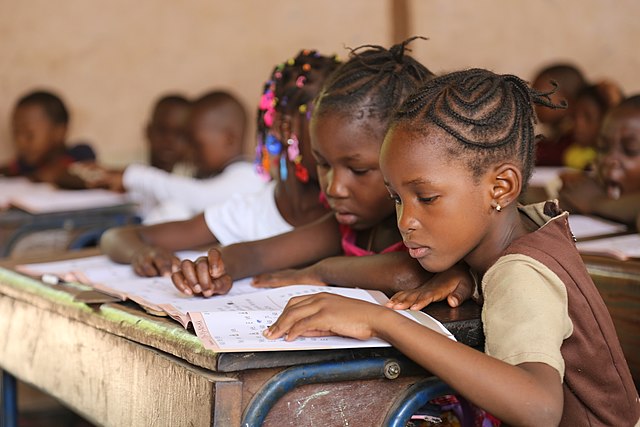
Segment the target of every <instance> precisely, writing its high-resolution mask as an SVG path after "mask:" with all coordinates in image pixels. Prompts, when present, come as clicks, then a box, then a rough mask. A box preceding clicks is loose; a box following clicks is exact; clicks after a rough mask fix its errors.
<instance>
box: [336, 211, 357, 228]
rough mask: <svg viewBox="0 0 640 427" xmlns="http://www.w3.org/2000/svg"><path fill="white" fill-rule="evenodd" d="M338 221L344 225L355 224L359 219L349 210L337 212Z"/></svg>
mask: <svg viewBox="0 0 640 427" xmlns="http://www.w3.org/2000/svg"><path fill="white" fill-rule="evenodd" d="M335 216H336V221H338V222H339V223H340V224H343V225H353V224H355V223H356V221H357V220H358V217H357V216H356V215H354V214H352V213H349V212H336V213H335Z"/></svg>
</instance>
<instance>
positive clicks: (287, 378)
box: [241, 358, 401, 427]
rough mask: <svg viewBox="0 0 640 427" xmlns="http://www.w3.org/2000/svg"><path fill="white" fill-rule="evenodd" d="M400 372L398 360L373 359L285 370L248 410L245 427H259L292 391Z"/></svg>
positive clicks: (254, 398) (258, 394)
mask: <svg viewBox="0 0 640 427" xmlns="http://www.w3.org/2000/svg"><path fill="white" fill-rule="evenodd" d="M400 371H401V366H400V364H399V362H398V361H397V360H395V359H386V358H372V359H362V360H352V361H342V362H324V363H316V364H309V365H302V366H296V367H293V368H289V369H286V370H284V371H282V372H280V373H279V374H277V375H276V376H274V377H273V378H272V379H271V380H269V381H267V382H266V383H265V384H264V385H263V386H262V388H261V390H260V391H259V392H258V393H256V394H255V395H254V397H253V399H252V400H251V402H249V405H248V406H247V407H246V408H245V411H244V415H243V419H242V424H241V425H242V426H243V427H259V426H261V425H262V424H263V422H264V420H265V418H266V417H267V415H268V414H269V411H270V410H271V408H272V407H273V406H274V405H275V404H276V402H277V401H278V400H279V399H280V398H281V397H282V396H284V395H285V394H287V393H288V392H289V391H291V390H293V389H294V388H296V387H299V386H302V385H306V384H318V383H330V382H338V381H351V380H366V379H374V378H389V379H393V378H396V377H397V376H398V375H399V374H400Z"/></svg>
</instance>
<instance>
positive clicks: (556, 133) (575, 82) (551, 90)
mask: <svg viewBox="0 0 640 427" xmlns="http://www.w3.org/2000/svg"><path fill="white" fill-rule="evenodd" d="M553 82H555V84H557V88H555V87H554V83H553ZM586 84H587V81H586V79H585V78H584V76H583V75H582V72H581V71H580V70H579V69H578V68H577V67H576V66H574V65H572V64H564V63H557V64H551V65H549V66H548V67H545V68H543V69H542V70H540V71H539V72H538V73H537V75H536V77H535V78H534V80H533V87H534V89H536V90H537V91H539V92H541V93H548V94H549V96H550V98H551V100H552V101H553V102H555V103H556V104H558V105H560V104H561V103H565V105H566V107H567V108H566V109H555V110H549V109H545V108H541V107H539V106H536V113H537V116H538V123H539V127H540V129H537V130H536V133H541V134H542V136H543V139H542V140H540V141H539V142H538V144H537V146H536V165H537V166H562V165H563V155H564V152H565V150H566V149H567V147H568V146H569V145H570V144H571V141H572V138H573V130H574V123H573V120H572V118H573V116H572V109H573V106H574V101H575V98H576V96H577V94H578V93H579V92H580V91H581V90H582V88H584V87H585V85H586Z"/></svg>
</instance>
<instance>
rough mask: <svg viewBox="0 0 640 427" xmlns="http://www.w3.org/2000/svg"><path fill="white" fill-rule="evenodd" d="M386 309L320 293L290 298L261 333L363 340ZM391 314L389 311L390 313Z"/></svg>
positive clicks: (289, 338)
mask: <svg viewBox="0 0 640 427" xmlns="http://www.w3.org/2000/svg"><path fill="white" fill-rule="evenodd" d="M385 312H391V311H390V310H389V309H387V308H385V307H383V306H380V305H376V304H371V303H368V302H365V301H360V300H356V299H353V298H346V297H343V296H340V295H334V294H329V293H325V292H322V293H319V294H314V295H308V296H307V295H305V296H301V297H295V298H291V299H290V300H289V302H288V303H287V306H286V307H285V308H284V311H283V312H282V314H281V315H280V317H279V318H278V320H276V322H275V323H274V324H273V325H271V326H270V327H269V328H268V329H266V330H265V331H264V336H265V337H266V338H269V339H277V338H281V337H283V336H286V340H287V341H293V340H295V339H296V338H298V337H304V336H306V337H311V336H314V337H315V336H327V335H341V336H345V337H351V338H357V339H360V340H366V339H369V338H373V337H375V336H376V332H375V331H376V327H375V325H376V324H377V323H376V322H381V321H384V318H385V317H386V316H381V314H383V313H385ZM391 313H392V312H391Z"/></svg>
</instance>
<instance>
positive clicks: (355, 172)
mask: <svg viewBox="0 0 640 427" xmlns="http://www.w3.org/2000/svg"><path fill="white" fill-rule="evenodd" d="M349 169H351V172H353V174H354V175H364V174H366V173H367V172H369V171H370V170H371V169H354V168H349Z"/></svg>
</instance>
